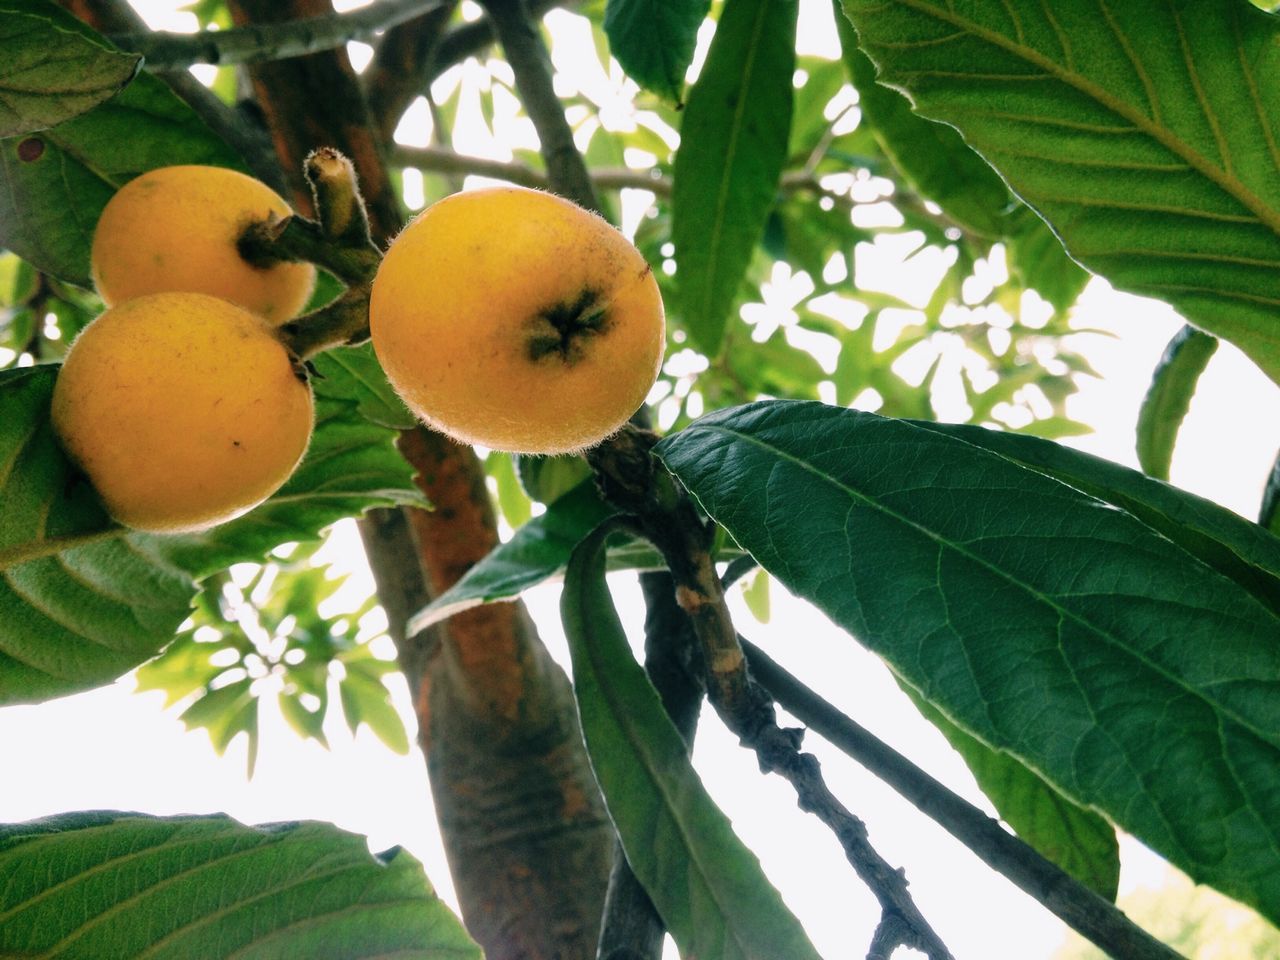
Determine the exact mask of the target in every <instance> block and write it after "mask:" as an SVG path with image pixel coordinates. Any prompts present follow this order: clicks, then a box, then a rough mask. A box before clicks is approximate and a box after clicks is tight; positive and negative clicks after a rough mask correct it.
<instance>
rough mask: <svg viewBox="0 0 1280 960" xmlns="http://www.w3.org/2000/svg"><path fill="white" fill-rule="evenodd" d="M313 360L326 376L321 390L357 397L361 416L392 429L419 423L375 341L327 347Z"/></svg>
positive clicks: (356, 400)
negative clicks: (392, 381) (384, 367)
mask: <svg viewBox="0 0 1280 960" xmlns="http://www.w3.org/2000/svg"><path fill="white" fill-rule="evenodd" d="M313 362H314V364H315V367H316V371H317V372H318V373H319V374H320V376H321V377H322V378H323V379H324V385H323V388H322V389H321V390H319V391H318V392H320V393H322V394H323V395H325V396H331V397H341V398H343V399H344V400H354V401H355V402H356V409H357V410H358V411H359V413H360V416H362V417H364V419H366V420H371V421H373V422H374V423H376V424H377V425H378V426H380V427H386V428H388V429H389V430H412V429H413V428H414V427H416V426H417V425H418V419H417V418H416V417H415V416H414V415H413V414H412V413H410V412H409V408H408V407H406V406H405V405H404V401H402V400H401V399H400V397H399V396H398V395H397V394H396V392H395V390H394V389H392V386H391V384H390V383H389V382H388V381H387V375H386V374H385V373H383V372H382V366H381V365H380V364H379V363H378V358H377V357H376V356H375V355H374V352H373V345H372V344H369V343H366V344H364V345H363V346H359V347H339V348H337V349H335V350H327V351H325V352H324V353H322V354H320V356H318V357H316V358H315V360H314V361H313Z"/></svg>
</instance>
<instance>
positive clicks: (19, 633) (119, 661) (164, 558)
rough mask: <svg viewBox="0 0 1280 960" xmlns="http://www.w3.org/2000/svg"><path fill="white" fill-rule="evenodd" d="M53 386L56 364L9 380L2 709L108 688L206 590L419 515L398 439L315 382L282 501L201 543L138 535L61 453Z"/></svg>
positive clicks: (0, 560)
mask: <svg viewBox="0 0 1280 960" xmlns="http://www.w3.org/2000/svg"><path fill="white" fill-rule="evenodd" d="M323 362H324V361H323V360H322V361H321V366H322V368H323ZM56 374H57V368H56V367H54V366H50V365H44V366H36V367H30V368H25V369H18V370H10V371H4V372H0V496H3V497H4V502H5V509H4V510H3V511H0V704H4V703H31V702H38V701H41V700H47V699H50V698H52V697H55V696H61V695H63V694H67V693H71V692H74V691H76V690H85V689H89V688H91V687H95V686H98V685H100V684H103V683H108V682H110V681H111V680H114V679H115V678H116V677H119V676H120V675H122V674H124V673H126V672H127V671H128V670H130V669H132V668H133V667H135V666H137V665H138V664H140V663H142V662H143V661H145V660H148V659H150V658H151V657H152V656H154V655H155V653H156V652H157V651H158V650H159V649H160V648H161V647H163V646H164V645H165V644H166V643H168V642H169V641H170V640H171V639H172V638H173V635H174V631H175V630H177V628H178V626H179V625H180V624H181V623H182V621H183V620H184V619H185V618H186V616H187V613H188V611H189V609H190V606H191V601H192V598H193V596H194V595H195V592H196V585H195V581H196V580H198V579H200V578H203V577H205V576H208V575H209V574H211V573H213V572H215V571H217V570H222V569H225V568H226V567H228V566H230V565H231V564H232V563H237V562H242V561H248V560H257V559H260V558H261V557H262V556H263V555H264V554H265V553H266V552H267V551H269V550H271V549H272V548H274V547H276V546H277V545H279V544H280V543H283V542H287V541H292V540H311V539H314V538H316V537H317V536H318V535H319V533H320V531H321V530H322V529H323V528H324V527H326V526H328V525H329V524H331V523H333V522H334V521H336V520H339V519H341V518H343V517H347V516H351V515H353V514H357V513H359V512H361V511H362V510H364V509H367V508H368V507H371V506H393V505H396V504H400V503H419V504H420V503H421V502H422V501H421V496H420V494H419V493H418V492H417V490H416V488H414V486H413V484H412V468H411V467H410V466H409V465H408V464H407V463H406V462H405V461H404V459H403V458H402V457H400V456H399V454H398V453H397V452H396V449H395V446H394V433H393V432H392V431H390V430H386V429H384V428H382V427H378V426H375V425H373V424H370V423H367V422H365V421H363V420H362V419H360V418H359V416H358V415H357V414H356V412H355V411H356V406H357V401H355V400H350V399H344V398H340V397H336V396H332V395H329V394H328V393H326V391H327V390H329V389H331V386H330V385H329V384H330V381H328V380H318V381H317V382H316V387H315V389H316V394H317V421H316V430H315V433H314V435H313V437H312V441H311V446H310V448H309V449H308V451H307V455H306V457H305V458H304V459H303V462H302V464H301V465H300V466H299V468H298V470H297V471H296V472H295V473H294V475H293V477H291V478H290V480H289V481H288V483H286V484H285V485H284V486H283V487H282V488H281V489H280V490H279V491H278V492H277V493H276V494H275V495H274V496H273V497H271V498H270V499H269V500H267V501H266V502H265V503H264V504H262V505H261V506H259V507H258V508H257V509H255V510H253V511H251V512H250V513H248V514H246V515H245V516H243V517H241V518H239V519H238V520H234V521H232V522H230V523H227V524H223V525H222V526H220V527H215V528H213V529H211V530H207V531H204V532H202V533H193V534H183V535H178V536H156V535H151V534H142V533H134V532H130V531H128V530H126V529H124V528H123V527H121V526H119V525H117V524H115V523H113V522H112V521H111V520H110V518H109V517H108V516H107V515H106V513H105V512H104V511H103V509H102V506H101V504H100V503H99V501H98V498H97V496H96V495H95V494H94V493H93V491H92V489H91V488H90V487H89V485H88V483H87V482H86V481H85V479H84V477H83V475H82V474H80V473H79V472H78V471H76V470H75V469H74V468H73V467H72V466H71V464H70V463H69V462H68V461H67V459H66V456H65V455H64V454H63V453H62V451H61V448H60V447H59V446H58V444H57V441H56V439H55V437H54V433H53V429H52V426H51V424H50V422H49V402H50V398H51V397H52V394H53V383H54V378H55V376H56Z"/></svg>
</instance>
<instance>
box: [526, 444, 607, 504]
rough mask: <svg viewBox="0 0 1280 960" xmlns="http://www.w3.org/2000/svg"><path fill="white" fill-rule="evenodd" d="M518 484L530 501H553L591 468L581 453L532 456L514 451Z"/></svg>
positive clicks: (573, 485) (575, 483) (584, 477)
mask: <svg viewBox="0 0 1280 960" xmlns="http://www.w3.org/2000/svg"><path fill="white" fill-rule="evenodd" d="M515 465H516V474H517V475H518V476H519V477H520V486H522V487H524V492H525V493H526V494H528V496H529V498H530V499H531V500H537V501H538V502H539V503H553V502H554V501H556V500H559V499H560V498H561V497H563V496H564V495H565V494H566V493H568V492H569V491H570V490H572V489H573V488H574V487H576V486H577V485H578V484H580V483H582V481H584V480H586V479H587V478H588V477H590V476H591V467H589V466H588V465H587V461H586V458H584V457H581V456H557V457H535V456H530V455H528V454H522V453H518V454H515Z"/></svg>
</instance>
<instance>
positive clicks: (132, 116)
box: [0, 72, 244, 287]
mask: <svg viewBox="0 0 1280 960" xmlns="http://www.w3.org/2000/svg"><path fill="white" fill-rule="evenodd" d="M33 144H34V145H35V146H36V147H38V149H33ZM180 163H196V164H208V165H211V166H224V167H234V168H236V169H240V170H243V169H244V166H243V164H242V162H241V161H240V158H239V157H238V156H237V155H236V153H235V152H234V151H233V150H232V149H231V148H230V147H228V146H227V145H226V144H225V143H223V141H222V140H221V139H219V138H218V137H217V136H216V135H215V134H214V133H213V131H211V130H210V129H209V128H208V127H207V126H206V125H205V123H204V121H203V120H201V119H200V118H199V117H197V116H196V114H195V113H194V112H193V111H192V110H191V108H190V107H188V106H187V105H186V104H185V103H184V102H183V101H182V100H180V99H178V97H177V96H176V95H175V94H174V93H173V92H172V91H171V90H170V89H169V88H168V87H167V86H166V85H165V83H164V82H163V81H162V80H159V79H157V78H156V77H153V76H151V75H150V74H148V73H145V72H144V73H140V74H139V75H138V77H137V79H135V80H134V82H133V83H131V84H129V86H127V87H125V89H124V90H123V91H121V92H120V93H119V94H117V95H116V96H114V97H112V98H111V99H110V100H108V101H106V102H105V103H103V104H101V105H100V106H98V107H95V108H94V109H93V110H91V111H90V112H88V113H86V114H84V115H82V116H79V117H76V118H75V119H74V120H68V121H67V122H66V123H61V124H59V125H58V126H56V127H52V128H50V129H48V130H44V131H41V132H40V133H38V134H34V135H32V136H30V137H10V138H8V139H4V140H0V247H5V248H7V249H9V250H12V251H13V252H14V253H16V254H18V256H20V257H22V258H23V259H24V260H27V261H29V262H30V263H31V264H32V266H34V267H36V268H37V269H39V270H41V271H43V272H44V273H49V274H52V275H53V276H55V277H58V278H60V279H62V280H66V281H69V282H71V283H75V284H79V285H80V286H83V287H88V286H90V279H89V248H90V244H91V243H92V241H93V230H94V227H95V226H96V225H97V223H98V216H99V215H100V214H101V213H102V208H103V207H105V206H106V205H107V201H108V200H110V199H111V196H112V195H113V194H114V193H115V192H116V190H118V189H119V188H120V187H122V186H124V184H125V183H126V182H127V181H129V180H131V179H133V178H134V177H136V176H137V175H138V174H140V173H144V172H146V171H147V170H151V169H153V168H155V167H163V166H168V165H171V164H180Z"/></svg>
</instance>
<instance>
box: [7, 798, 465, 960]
mask: <svg viewBox="0 0 1280 960" xmlns="http://www.w3.org/2000/svg"><path fill="white" fill-rule="evenodd" d="M0 876H3V877H4V878H5V882H4V883H3V884H0V956H5V957H37V956H39V957H47V958H49V960H55V958H56V960H72V958H85V960H89V958H106V957H110V958H112V960H143V958H146V960H224V958H228V957H238V958H243V960H286V958H289V960H293V958H299V957H307V958H308V960H325V958H329V960H360V958H369V960H372V958H375V957H391V956H394V957H403V958H404V960H463V958H472V960H479V958H480V949H479V948H478V947H477V946H476V945H475V944H474V943H473V942H472V941H471V940H470V938H469V937H468V936H467V934H466V931H465V930H463V928H462V924H461V923H459V922H458V920H457V918H456V917H454V916H453V914H452V913H451V912H450V911H449V908H448V907H446V906H445V905H444V904H443V903H442V902H441V901H440V899H439V898H438V897H437V896H436V894H435V892H434V891H433V890H432V889H431V885H430V884H429V883H428V882H427V878H426V877H425V876H424V875H423V872H422V865H421V864H420V863H418V862H417V861H416V860H414V859H413V857H411V856H410V855H409V854H407V853H404V852H403V851H401V850H398V849H397V850H392V851H390V852H388V853H386V854H383V855H382V856H378V857H375V856H371V855H370V853H369V849H368V846H367V845H366V843H365V839H364V838H363V837H360V836H356V835H355V834H350V833H346V832H344V831H341V830H338V829H337V828H336V827H333V826H331V825H329V824H327V823H276V824H264V825H262V826H256V827H249V826H244V825H243V824H240V823H237V822H236V821H234V820H232V819H231V818H229V817H226V816H222V815H216V816H208V817H168V818H158V817H146V816H142V815H140V814H134V813H114V812H101V813H99V812H90V813H72V814H63V815H60V816H56V817H48V818H45V819H43V820H33V821H31V822H29V823H18V824H9V825H0Z"/></svg>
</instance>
